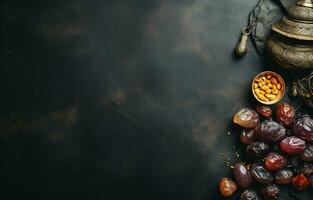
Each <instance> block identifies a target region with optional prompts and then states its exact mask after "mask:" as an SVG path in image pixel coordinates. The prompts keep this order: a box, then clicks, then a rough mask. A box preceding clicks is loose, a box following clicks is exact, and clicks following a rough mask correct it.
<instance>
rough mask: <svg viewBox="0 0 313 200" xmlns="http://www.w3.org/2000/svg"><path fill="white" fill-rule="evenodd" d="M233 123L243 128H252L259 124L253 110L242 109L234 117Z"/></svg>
mask: <svg viewBox="0 0 313 200" xmlns="http://www.w3.org/2000/svg"><path fill="white" fill-rule="evenodd" d="M233 122H234V123H235V124H238V125H239V126H241V127H243V128H254V127H256V126H257V125H258V124H259V122H260V117H259V114H258V113H257V112H256V111H254V110H253V109H251V108H243V109H241V110H239V111H238V112H237V113H236V114H235V115H234V118H233Z"/></svg>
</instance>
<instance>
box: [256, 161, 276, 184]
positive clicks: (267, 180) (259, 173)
mask: <svg viewBox="0 0 313 200" xmlns="http://www.w3.org/2000/svg"><path fill="white" fill-rule="evenodd" d="M250 173H251V176H252V177H253V178H254V180H255V181H256V182H258V183H261V184H263V185H269V184H271V183H272V182H273V176H272V174H271V173H270V172H269V171H267V170H266V169H265V168H264V167H263V166H261V165H253V166H252V167H251V170H250Z"/></svg>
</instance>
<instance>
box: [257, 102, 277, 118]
mask: <svg viewBox="0 0 313 200" xmlns="http://www.w3.org/2000/svg"><path fill="white" fill-rule="evenodd" d="M255 110H256V111H257V113H259V115H260V116H262V117H264V118H269V117H270V116H272V113H273V111H272V109H271V108H270V107H268V106H264V105H260V104H259V105H257V106H256V107H255Z"/></svg>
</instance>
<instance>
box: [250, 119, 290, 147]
mask: <svg viewBox="0 0 313 200" xmlns="http://www.w3.org/2000/svg"><path fill="white" fill-rule="evenodd" d="M255 135H256V137H257V138H259V139H260V140H262V141H267V142H277V141H279V140H281V139H283V138H284V137H285V135H286V129H285V128H284V127H283V126H282V125H280V124H278V123H277V122H274V121H273V120H271V119H270V120H265V121H263V122H262V123H260V124H259V125H257V127H256V128H255Z"/></svg>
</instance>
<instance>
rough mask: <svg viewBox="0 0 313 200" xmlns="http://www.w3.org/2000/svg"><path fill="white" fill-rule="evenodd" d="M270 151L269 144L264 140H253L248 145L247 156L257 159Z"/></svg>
mask: <svg viewBox="0 0 313 200" xmlns="http://www.w3.org/2000/svg"><path fill="white" fill-rule="evenodd" d="M268 151H269V146H268V145H267V144H266V143H264V142H252V143H251V144H249V145H248V146H247V149H246V156H247V157H248V158H250V159H257V158H260V157H262V156H264V155H265V154H266V153H268Z"/></svg>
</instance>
